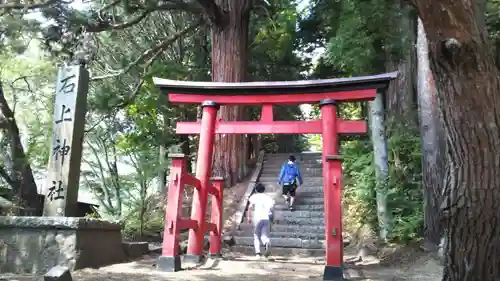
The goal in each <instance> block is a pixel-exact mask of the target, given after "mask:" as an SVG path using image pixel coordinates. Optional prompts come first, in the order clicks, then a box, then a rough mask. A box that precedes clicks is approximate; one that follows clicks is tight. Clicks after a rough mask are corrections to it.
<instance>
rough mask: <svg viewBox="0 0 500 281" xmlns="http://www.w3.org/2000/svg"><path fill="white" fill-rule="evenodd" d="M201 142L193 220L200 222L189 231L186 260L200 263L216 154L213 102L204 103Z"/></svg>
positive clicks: (192, 213)
mask: <svg viewBox="0 0 500 281" xmlns="http://www.w3.org/2000/svg"><path fill="white" fill-rule="evenodd" d="M202 107H203V115H202V117H201V131H200V141H199V146H198V160H197V161H196V178H198V179H199V180H200V189H199V190H196V189H195V190H194V193H193V205H192V211H191V219H193V220H196V221H197V222H198V227H197V228H196V229H190V230H189V237H188V248H187V253H186V255H185V256H184V260H185V261H188V262H195V263H198V262H200V261H201V259H202V257H203V245H204V240H205V214H206V212H207V204H208V188H209V186H210V176H211V174H212V156H213V153H214V142H215V125H216V121H217V104H216V103H215V102H213V101H204V102H203V103H202Z"/></svg>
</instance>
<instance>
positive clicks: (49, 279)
mask: <svg viewBox="0 0 500 281" xmlns="http://www.w3.org/2000/svg"><path fill="white" fill-rule="evenodd" d="M43 280H44V281H72V280H73V278H71V273H69V269H68V268H67V267H65V266H60V265H57V266H54V267H53V268H51V269H50V270H49V272H47V273H46V274H45V275H44V276H43Z"/></svg>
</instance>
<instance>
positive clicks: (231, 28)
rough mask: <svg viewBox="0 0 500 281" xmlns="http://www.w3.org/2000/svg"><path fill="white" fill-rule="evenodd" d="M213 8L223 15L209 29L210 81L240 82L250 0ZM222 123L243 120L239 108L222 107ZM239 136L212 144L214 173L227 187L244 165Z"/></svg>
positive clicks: (227, 0)
mask: <svg viewBox="0 0 500 281" xmlns="http://www.w3.org/2000/svg"><path fill="white" fill-rule="evenodd" d="M216 2H217V5H218V6H219V7H220V8H221V10H222V11H225V12H227V14H226V15H225V19H224V20H220V21H218V22H217V23H216V24H214V25H213V27H212V80H213V81H217V82H221V81H222V82H241V81H243V80H245V74H246V73H245V72H246V63H247V41H248V38H247V37H248V26H249V21H250V4H251V1H250V0H218V1H216ZM219 117H220V118H221V119H222V120H225V121H230V120H238V119H240V120H241V119H242V118H243V108H242V107H241V106H222V107H221V108H220V110H219ZM242 138H243V136H242V135H218V136H217V137H216V140H215V150H214V172H215V174H216V175H217V176H222V177H224V178H225V180H226V184H227V185H229V186H231V185H233V184H234V183H235V182H236V181H238V180H241V179H242V170H241V168H240V167H243V166H245V165H246V159H245V158H244V157H243V159H242V157H241V153H240V151H242V150H243V147H242V146H243V145H242V144H243V142H242Z"/></svg>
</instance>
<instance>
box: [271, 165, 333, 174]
mask: <svg viewBox="0 0 500 281" xmlns="http://www.w3.org/2000/svg"><path fill="white" fill-rule="evenodd" d="M283 164H284V163H282V162H264V166H263V168H264V170H268V171H270V172H273V173H276V174H278V173H279V172H280V171H281V167H282V166H283ZM297 164H298V166H299V168H300V171H301V172H308V171H314V170H322V168H323V164H322V163H317V162H310V163H297Z"/></svg>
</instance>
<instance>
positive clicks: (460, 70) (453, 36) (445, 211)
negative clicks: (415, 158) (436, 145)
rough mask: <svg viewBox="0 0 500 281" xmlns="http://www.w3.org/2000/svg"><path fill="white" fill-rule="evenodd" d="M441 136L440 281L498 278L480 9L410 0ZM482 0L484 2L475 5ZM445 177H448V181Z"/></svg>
mask: <svg viewBox="0 0 500 281" xmlns="http://www.w3.org/2000/svg"><path fill="white" fill-rule="evenodd" d="M415 4H416V6H417V8H418V10H419V14H420V17H421V18H422V21H423V23H424V28H425V30H426V32H427V38H428V41H429V54H430V58H431V63H432V64H431V69H432V70H433V73H434V78H435V80H436V84H437V88H438V94H439V95H438V99H439V103H440V107H441V110H442V114H443V122H444V129H445V135H446V136H447V145H448V149H447V150H446V151H447V159H448V160H449V163H448V167H447V169H446V171H447V175H446V179H447V181H446V182H445V185H444V188H445V190H444V194H443V205H442V214H441V215H442V219H443V222H444V228H445V229H444V230H445V233H446V238H447V241H448V243H447V247H446V256H445V268H444V272H443V280H445V281H459V280H460V281H496V280H498V278H499V277H500V266H499V264H500V208H499V207H498V202H500V173H499V171H500V130H499V124H500V111H499V109H500V97H499V95H498V94H499V92H500V81H499V77H500V73H499V70H498V68H497V67H496V65H495V58H494V55H493V53H492V50H491V46H490V43H489V41H488V37H487V33H486V28H485V23H484V18H483V16H484V13H483V12H484V11H483V10H482V9H481V8H482V7H480V5H477V4H478V3H477V2H471V1H468V0H467V1H466V0H454V1H431V0H415ZM479 4H484V3H479ZM448 179H449V180H448Z"/></svg>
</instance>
